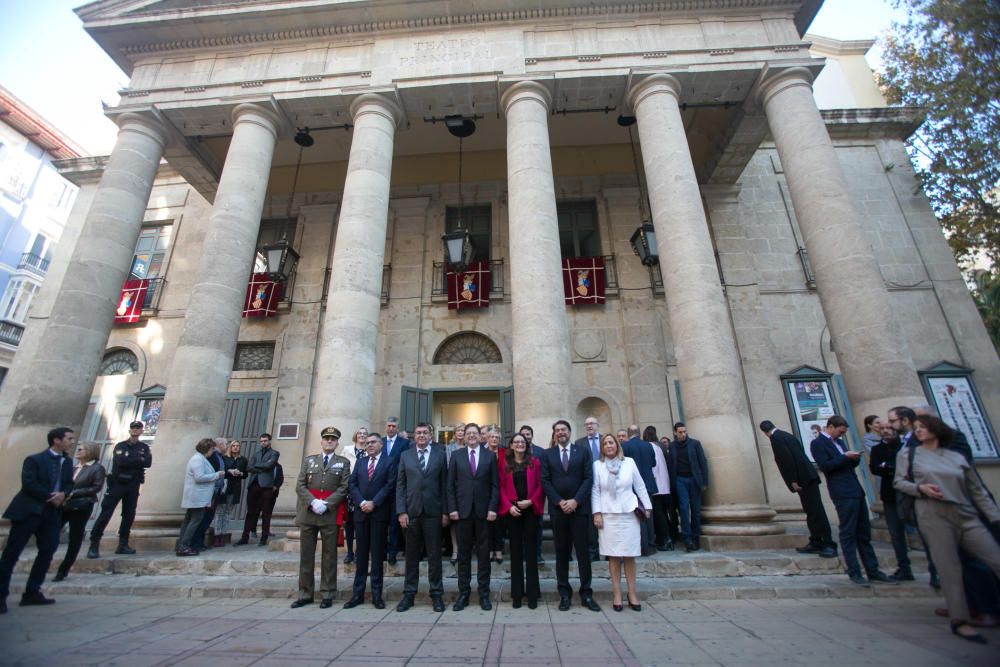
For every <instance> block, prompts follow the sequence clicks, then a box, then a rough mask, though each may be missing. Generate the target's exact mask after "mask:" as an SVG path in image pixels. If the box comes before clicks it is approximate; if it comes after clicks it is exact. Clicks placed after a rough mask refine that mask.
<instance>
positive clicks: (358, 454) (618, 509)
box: [0, 405, 1000, 642]
mask: <svg viewBox="0 0 1000 667" xmlns="http://www.w3.org/2000/svg"><path fill="white" fill-rule="evenodd" d="M760 428H761V430H762V431H763V432H764V433H766V434H767V436H768V438H769V439H770V441H771V445H772V450H773V452H774V458H775V463H776V464H777V466H778V470H779V471H780V473H781V475H782V477H783V479H784V481H785V483H786V485H787V486H788V489H789V491H790V492H792V493H795V494H797V495H798V496H799V499H800V501H801V504H802V509H803V511H804V512H805V514H806V517H807V528H808V532H809V542H808V544H806V545H804V546H803V547H800V548H799V549H798V551H799V552H802V553H814V554H816V555H818V556H820V557H824V558H832V557H836V556H837V555H838V550H839V554H840V555H841V557H842V558H843V562H844V564H845V566H846V569H847V575H848V576H849V578H850V580H851V581H852V582H853V583H855V584H857V585H859V586H869V585H871V584H882V585H895V584H898V583H899V582H902V581H912V580H914V579H915V577H914V573H913V568H912V565H911V561H910V558H909V549H910V547H909V538H908V536H909V535H917V536H919V540H920V541H921V542H922V545H923V548H924V550H925V551H926V554H927V560H928V569H929V574H930V583H931V585H932V586H933V587H935V588H939V589H941V590H942V591H943V594H944V598H945V602H946V606H945V607H943V608H940V609H937V610H936V613H938V614H939V615H941V616H946V617H949V618H950V619H951V628H952V631H953V632H954V634H956V635H958V636H960V637H962V638H964V639H967V640H970V641H975V642H985V639H984V638H983V637H982V635H980V634H979V633H978V632H977V631H976V630H975V626H987V627H989V626H996V625H1000V618H998V616H1000V586H998V582H1000V543H998V541H1000V509H998V508H997V505H996V502H995V500H994V498H993V496H992V495H991V494H990V492H989V490H988V489H987V488H986V486H985V485H984V484H983V482H982V480H981V478H980V476H979V474H978V471H977V470H976V467H975V464H974V461H973V457H972V450H971V448H970V446H969V443H968V441H967V439H966V437H965V435H964V434H963V433H961V432H960V431H956V430H954V429H952V428H951V427H949V426H948V425H947V424H945V423H944V422H943V421H942V420H941V419H939V418H938V417H937V416H936V415H935V414H934V411H933V410H932V409H931V408H930V407H929V406H926V405H924V406H918V407H917V408H915V409H911V408H909V407H905V406H900V407H896V408H893V409H892V410H890V411H889V413H888V415H887V416H886V418H885V419H884V420H883V419H881V418H880V417H879V416H877V415H870V416H868V417H866V418H865V420H864V428H865V433H864V437H863V445H864V450H865V451H864V452H862V451H858V450H854V449H851V447H850V446H849V445H848V444H847V442H846V440H845V439H844V437H845V435H846V432H847V430H848V423H847V421H846V420H845V419H843V418H842V417H839V416H832V417H830V418H829V419H828V420H827V422H826V424H825V426H823V425H816V428H814V429H813V430H812V433H811V435H812V440H811V442H810V443H809V449H808V453H809V454H811V457H810V456H808V455H807V451H806V449H805V448H804V447H803V445H802V443H801V442H800V441H799V440H798V439H797V438H796V437H795V436H794V435H793V434H791V433H788V432H785V431H782V430H780V429H778V428H776V427H775V425H774V424H773V423H772V422H770V421H764V422H762V423H761V424H760ZM385 430H386V433H385V435H384V436H383V435H381V434H378V433H371V432H369V431H368V430H367V429H364V428H362V429H359V430H358V431H357V432H356V433H354V435H353V437H352V438H351V442H350V443H349V444H347V446H346V447H343V446H341V443H340V437H341V434H340V431H339V430H338V429H336V428H334V427H327V428H324V429H323V431H322V433H321V441H322V442H321V449H322V453H320V454H315V455H312V456H307V457H305V458H304V461H303V465H302V469H301V470H300V472H299V474H298V477H297V479H296V484H295V493H296V499H297V512H296V523H297V525H298V526H299V528H300V531H301V539H302V549H301V552H302V560H301V563H300V576H299V597H298V599H297V600H296V601H295V602H294V603H293V607H299V606H303V605H306V604H310V603H312V602H313V597H314V594H315V582H314V569H315V560H314V559H315V550H316V546H317V542H318V540H319V538H322V549H323V555H322V579H321V584H320V591H319V592H320V596H321V604H320V606H321V607H329V606H330V605H331V604H332V598H333V596H334V593H335V592H336V567H337V556H336V549H337V545H338V543H340V544H344V545H345V546H346V558H345V559H344V562H345V564H350V563H355V564H356V567H355V579H354V585H353V588H352V596H351V598H350V599H349V600H348V602H347V603H346V604H345V605H344V606H345V607H346V608H352V607H355V606H357V605H359V604H362V603H363V601H364V596H365V591H366V587H367V585H368V584H370V586H371V599H372V603H373V604H374V605H375V606H376V607H377V608H384V606H385V603H384V600H383V599H382V585H383V567H384V566H383V561H388V562H389V564H391V565H396V564H397V560H398V556H399V554H400V553H403V554H404V556H405V585H404V591H403V598H402V600H400V602H399V604H398V606H397V610H398V611H400V612H403V611H406V610H408V609H409V608H410V607H412V606H413V605H414V598H415V595H416V592H417V584H418V579H419V564H420V562H421V561H423V560H426V561H427V563H428V569H427V576H428V580H429V591H430V594H431V600H432V606H433V608H434V610H435V611H443V610H444V602H443V599H442V596H443V586H442V580H441V578H442V569H441V561H442V560H443V559H444V558H447V557H448V556H449V555H450V560H451V563H452V564H453V565H455V566H456V570H457V574H458V589H459V590H458V597H457V599H456V600H455V601H454V604H453V607H452V608H453V609H454V610H456V611H459V610H461V609H463V608H465V606H467V605H468V604H469V602H470V600H469V598H470V595H471V588H472V587H471V572H472V569H471V562H472V557H473V555H475V557H476V560H477V568H476V571H477V581H476V588H477V592H478V595H479V603H480V605H481V606H482V607H483V608H484V609H489V608H491V602H490V576H491V564H492V563H496V564H500V563H502V562H503V561H504V557H505V556H504V554H505V551H506V552H507V554H508V556H509V558H510V559H511V563H510V572H511V596H512V599H513V604H514V606H515V607H520V606H521V604H522V602H523V601H524V600H526V601H527V604H528V606H529V607H535V606H536V605H537V604H538V601H539V598H540V595H541V591H540V586H539V577H538V567H539V566H540V565H544V560H543V557H542V550H541V543H542V516H543V514H544V512H545V510H546V507H547V510H548V515H549V521H550V525H551V529H552V535H553V542H554V547H555V560H556V563H555V566H556V579H557V590H558V593H559V600H560V602H559V609H560V610H567V609H569V608H570V604H571V602H570V600H571V597H572V589H571V587H570V582H569V563H570V562H571V561H572V560H574V556H575V560H576V563H577V570H578V575H579V588H578V593H579V597H580V603H581V605H582V606H584V607H586V608H588V609H591V610H594V611H599V610H600V606H599V605H598V603H597V602H596V601H595V600H594V598H593V591H592V588H591V563H592V562H594V561H596V560H599V559H601V558H605V559H607V560H608V561H609V569H610V574H611V583H612V587H613V593H612V606H613V608H614V609H615V610H616V611H621V610H622V609H623V608H624V606H625V605H626V604H627V605H628V606H629V607H630V608H632V609H634V610H637V611H638V610H641V603H640V601H639V598H638V596H637V593H636V589H635V576H636V567H635V559H636V558H637V557H640V556H648V555H651V554H653V553H655V552H657V551H669V550H673V549H674V548H675V544H683V546H684V548H685V549H686V550H688V551H695V550H698V549H699V548H701V527H700V526H701V522H700V514H701V497H702V494H703V493H704V492H705V491H706V489H707V487H708V479H709V477H708V474H709V470H708V460H707V457H706V456H705V452H704V448H703V447H702V445H701V443H700V442H699V441H698V440H696V439H694V438H691V437H689V435H688V433H687V429H686V427H685V425H684V424H683V423H680V422H678V423H677V424H675V425H674V427H673V436H674V437H673V438H672V439H671V438H669V437H666V436H664V437H662V438H661V437H658V436H657V433H656V429H655V428H653V427H647V428H646V429H645V430H643V431H642V433H641V435H640V429H639V428H638V426H635V425H633V426H630V427H628V428H627V429H621V430H619V431H617V432H615V433H614V434H611V433H601V432H600V424H599V423H598V420H597V419H596V418H595V417H588V418H587V419H586V420H585V421H584V431H585V433H584V434H583V436H582V437H580V438H577V439H576V440H574V439H572V437H571V425H570V424H569V422H567V421H565V420H559V421H557V422H556V423H555V424H553V427H552V433H551V437H550V438H549V440H548V442H547V443H545V445H546V446H540V445H539V444H536V443H535V442H534V432H533V430H532V428H531V427H530V426H527V425H526V426H522V427H521V429H520V430H519V431H518V432H517V433H515V434H514V435H513V436H512V437H509V438H507V439H506V441H504V439H503V438H502V437H501V434H500V432H499V430H497V429H496V428H481V427H480V426H479V425H477V424H459V425H458V426H457V427H456V428H455V429H454V431H453V437H452V438H451V439H450V441H448V442H446V443H438V442H434V441H433V430H432V427H431V425H430V424H427V423H419V424H417V425H416V427H415V428H414V430H413V438H412V440H411V439H410V438H409V437H408V435H409V434H407V433H406V432H401V431H400V430H399V428H398V422H397V420H396V419H395V418H390V419H389V420H387V422H386V429H385ZM142 432H143V424H142V423H141V422H133V423H132V424H131V425H130V432H129V438H128V439H127V440H124V441H122V442H120V443H117V444H116V445H115V447H114V450H113V452H112V455H111V471H110V473H109V472H108V471H106V469H105V468H104V466H103V465H102V464H101V462H100V460H99V459H100V448H99V447H98V445H96V444H94V443H79V444H77V443H76V438H75V434H74V433H73V431H72V430H71V429H68V428H56V429H53V430H52V431H50V432H49V434H48V445H49V447H48V449H46V450H45V451H43V452H41V453H39V454H35V455H32V456H29V457H28V458H27V459H25V461H24V464H23V467H22V488H21V490H20V492H19V493H18V494H17V495H16V496H15V498H14V499H13V501H12V502H11V504H10V506H9V507H8V508H7V511H6V512H5V513H4V517H5V518H7V519H9V520H10V522H11V530H10V535H9V536H8V538H7V544H6V547H5V549H4V552H3V556H2V558H0V602H2V605H0V613H3V612H5V611H6V609H7V607H6V597H7V593H8V587H9V581H10V575H11V572H12V570H13V567H14V563H16V560H17V558H18V556H19V555H20V553H21V551H22V550H23V548H24V546H25V545H26V544H27V542H28V540H29V539H30V538H31V537H32V536H34V537H35V539H36V541H37V543H38V548H39V553H38V556H37V558H36V559H35V562H34V565H33V567H32V570H31V572H30V574H29V578H28V584H27V587H26V591H25V593H24V595H23V596H22V598H21V604H22V605H34V604H38V605H44V604H51V603H52V602H53V600H52V599H51V598H47V597H45V596H44V595H43V594H42V592H41V584H42V582H43V581H44V577H45V574H46V572H47V569H48V567H49V564H50V562H51V560H52V557H53V555H54V553H55V550H56V547H57V546H58V543H59V534H60V531H61V529H62V527H63V526H65V525H67V524H68V526H69V539H68V545H67V549H66V553H65V556H64V557H63V560H62V561H61V563H60V564H59V566H58V568H57V572H56V575H55V581H61V580H63V579H65V578H66V577H67V576H68V574H69V572H70V569H71V568H72V566H73V564H74V562H75V560H76V558H77V555H78V554H79V552H80V549H81V547H82V545H83V540H84V536H85V532H86V525H87V523H88V520H89V518H90V516H91V515H92V513H93V510H94V507H95V505H96V504H97V503H100V507H101V511H100V513H99V515H98V516H97V518H96V520H95V522H94V524H93V527H92V528H91V533H90V547H89V549H88V551H87V557H88V558H99V557H100V541H101V539H102V536H103V532H104V529H105V527H106V526H107V524H108V522H109V521H110V519H111V517H112V515H113V513H114V511H115V510H116V508H117V507H118V505H119V504H120V505H121V508H122V510H121V513H122V521H121V525H120V528H119V541H118V547H117V549H116V553H119V554H133V553H135V550H134V549H132V548H131V546H130V545H129V534H130V530H131V525H132V521H133V520H134V518H135V510H136V503H137V500H138V495H139V488H140V486H141V484H142V483H143V482H144V480H145V471H146V469H148V468H149V467H150V466H151V465H152V454H151V452H150V449H149V446H148V445H147V444H146V443H144V442H142V441H141V438H140V436H141V435H142ZM259 442H260V446H259V447H258V448H257V449H256V451H254V452H253V455H252V456H251V457H249V458H247V457H245V456H243V455H242V451H241V450H242V446H241V444H240V443H239V442H238V441H228V440H226V439H224V438H214V439H213V438H206V439H203V440H201V441H199V442H198V443H197V445H196V447H195V450H196V451H195V453H194V454H193V455H192V456H191V458H190V460H189V461H188V464H187V467H186V471H185V477H184V489H183V494H182V499H181V506H182V508H184V510H185V516H184V520H183V523H182V525H181V529H180V534H179V537H178V540H177V543H176V553H177V555H178V556H182V557H186V556H195V555H198V554H199V553H201V552H202V551H204V550H206V549H211V548H219V547H222V546H224V545H225V544H226V542H227V540H229V539H231V538H232V537H235V533H231V522H232V521H233V520H234V518H235V517H236V515H237V514H238V511H239V508H240V505H241V502H242V501H243V499H244V495H245V496H246V505H247V512H246V517H245V520H244V522H243V525H242V531H241V534H240V537H239V539H238V540H233V541H232V544H233V545H234V546H241V545H246V544H249V541H250V539H251V538H257V524H258V520H260V521H261V526H260V533H259V538H257V539H258V544H259V545H262V546H263V545H266V544H267V542H268V539H269V537H270V536H271V533H270V528H271V527H270V520H271V515H272V513H273V510H274V505H275V502H276V500H277V497H278V492H279V490H280V488H281V486H282V483H283V481H284V476H283V471H282V468H281V465H280V463H279V462H278V459H279V454H278V452H277V451H275V450H274V449H273V448H272V447H271V436H270V434H267V433H265V434H262V435H261V436H260V441H259ZM71 451H72V452H73V453H74V456H75V461H76V462H75V465H73V464H72V463H71V459H70V457H69V452H71ZM344 454H349V455H350V458H348V457H347V456H344ZM864 456H867V459H868V466H869V468H870V470H871V472H872V473H873V474H874V475H876V476H878V478H879V480H880V482H879V498H880V500H881V504H882V508H881V513H882V515H883V516H884V518H885V523H886V528H887V529H888V532H889V535H890V537H891V542H892V547H893V550H894V552H895V559H896V564H897V567H896V570H895V571H894V572H893V573H892V574H886V573H885V572H883V571H882V570H881V569H880V568H879V562H878V558H877V556H876V553H875V550H874V548H873V547H872V540H871V524H870V521H869V507H868V500H867V497H866V494H865V491H864V487H863V486H862V483H861V480H859V479H858V476H857V474H856V469H857V468H858V467H859V466H860V465H861V463H862V460H863V458H864ZM352 459H353V462H352ZM820 473H822V475H823V476H824V477H825V480H826V485H827V491H828V494H829V496H830V500H831V501H832V502H833V505H834V508H835V509H836V512H837V518H838V538H839V545H838V543H837V542H835V541H834V540H833V535H832V529H831V527H830V522H829V520H828V518H827V515H826V510H825V509H824V504H823V501H822V498H821V496H820V491H819V489H820V485H821V479H820ZM102 492H103V497H102ZM859 557H860V558H859ZM622 574H624V578H625V590H624V591H623V589H622V586H621V576H622Z"/></svg>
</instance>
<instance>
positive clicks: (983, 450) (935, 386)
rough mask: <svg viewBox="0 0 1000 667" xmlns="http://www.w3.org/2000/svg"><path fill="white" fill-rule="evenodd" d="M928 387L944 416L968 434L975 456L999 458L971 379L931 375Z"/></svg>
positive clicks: (954, 426) (953, 426)
mask: <svg viewBox="0 0 1000 667" xmlns="http://www.w3.org/2000/svg"><path fill="white" fill-rule="evenodd" d="M927 386H928V387H929V388H930V392H931V398H932V399H933V400H934V406H935V407H936V408H937V411H938V414H939V415H941V419H943V420H944V421H945V422H946V423H947V424H948V425H949V426H951V427H952V428H956V429H958V430H959V431H961V432H962V433H964V434H965V436H966V437H967V438H968V439H969V445H970V446H971V447H972V455H973V456H975V457H976V458H977V459H979V458H996V457H997V456H998V454H1000V452H998V450H997V443H996V441H995V440H994V438H993V434H992V433H991V432H990V428H989V426H988V425H987V423H986V418H985V417H984V415H983V413H982V410H980V408H979V402H978V401H977V400H976V396H975V393H974V392H973V389H972V386H971V385H970V384H969V379H968V378H965V377H930V378H927Z"/></svg>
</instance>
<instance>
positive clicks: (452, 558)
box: [451, 554, 458, 565]
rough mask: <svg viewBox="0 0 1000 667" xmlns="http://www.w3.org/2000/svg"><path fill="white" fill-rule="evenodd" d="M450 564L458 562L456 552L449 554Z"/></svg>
mask: <svg viewBox="0 0 1000 667" xmlns="http://www.w3.org/2000/svg"><path fill="white" fill-rule="evenodd" d="M451 564H452V565H457V564H458V554H452V555H451Z"/></svg>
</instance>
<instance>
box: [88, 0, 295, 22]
mask: <svg viewBox="0 0 1000 667" xmlns="http://www.w3.org/2000/svg"><path fill="white" fill-rule="evenodd" d="M269 4H276V3H275V2H274V1H273V0H98V1H97V2H92V3H90V4H87V5H84V6H82V7H79V8H77V9H76V10H75V11H76V14H77V15H78V16H79V17H80V18H81V19H83V20H84V21H87V22H92V21H108V20H114V19H122V18H132V17H156V16H160V15H164V16H169V15H177V14H179V13H180V14H182V15H187V16H190V15H191V14H197V13H198V10H201V9H221V8H230V9H233V10H237V11H238V10H239V9H241V8H245V7H247V6H248V5H269Z"/></svg>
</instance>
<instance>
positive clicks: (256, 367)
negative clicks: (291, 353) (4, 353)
mask: <svg viewBox="0 0 1000 667" xmlns="http://www.w3.org/2000/svg"><path fill="white" fill-rule="evenodd" d="M273 366H274V341H273V340H271V341H264V342H260V343H237V344H236V356H235V357H234V358H233V370H234V371H269V370H271V368H272V367H273Z"/></svg>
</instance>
